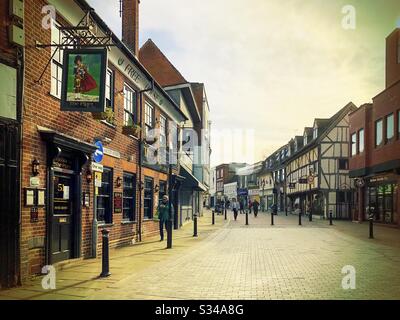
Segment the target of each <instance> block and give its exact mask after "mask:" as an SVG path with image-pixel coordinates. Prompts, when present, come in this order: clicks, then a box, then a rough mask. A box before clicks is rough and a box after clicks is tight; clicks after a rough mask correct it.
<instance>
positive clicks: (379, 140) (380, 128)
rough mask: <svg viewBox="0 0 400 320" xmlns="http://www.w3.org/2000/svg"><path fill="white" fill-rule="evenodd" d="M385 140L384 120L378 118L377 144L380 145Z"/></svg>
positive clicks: (376, 124) (376, 123) (376, 126)
mask: <svg viewBox="0 0 400 320" xmlns="http://www.w3.org/2000/svg"><path fill="white" fill-rule="evenodd" d="M382 142H383V121H382V119H381V120H378V121H376V122H375V146H376V147H378V146H380V145H381V144H382Z"/></svg>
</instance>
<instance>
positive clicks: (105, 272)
mask: <svg viewBox="0 0 400 320" xmlns="http://www.w3.org/2000/svg"><path fill="white" fill-rule="evenodd" d="M101 233H102V237H103V248H102V251H103V253H102V258H101V262H102V263H101V274H100V277H102V278H105V277H109V276H110V275H111V273H110V259H109V258H110V257H109V248H108V245H109V233H110V231H108V230H106V229H103V230H101Z"/></svg>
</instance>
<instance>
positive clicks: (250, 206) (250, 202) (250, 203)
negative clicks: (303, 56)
mask: <svg viewBox="0 0 400 320" xmlns="http://www.w3.org/2000/svg"><path fill="white" fill-rule="evenodd" d="M252 209H253V202H252V201H251V200H249V213H250V214H251V210H252Z"/></svg>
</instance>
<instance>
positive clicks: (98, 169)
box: [91, 162, 104, 173]
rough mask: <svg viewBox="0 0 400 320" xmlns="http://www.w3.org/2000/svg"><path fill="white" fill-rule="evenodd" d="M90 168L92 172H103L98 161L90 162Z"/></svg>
mask: <svg viewBox="0 0 400 320" xmlns="http://www.w3.org/2000/svg"><path fill="white" fill-rule="evenodd" d="M91 169H92V171H93V172H101V173H103V171H104V167H103V165H102V164H99V163H96V162H92V165H91Z"/></svg>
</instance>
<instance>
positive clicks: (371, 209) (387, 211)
mask: <svg viewBox="0 0 400 320" xmlns="http://www.w3.org/2000/svg"><path fill="white" fill-rule="evenodd" d="M396 192H397V190H396V187H395V185H394V184H382V185H378V186H371V187H368V189H367V207H366V217H365V218H366V219H368V218H369V215H370V214H371V215H373V217H374V220H375V221H377V222H382V223H394V222H395V221H394V207H395V206H394V205H395V203H394V201H395V199H396Z"/></svg>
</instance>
